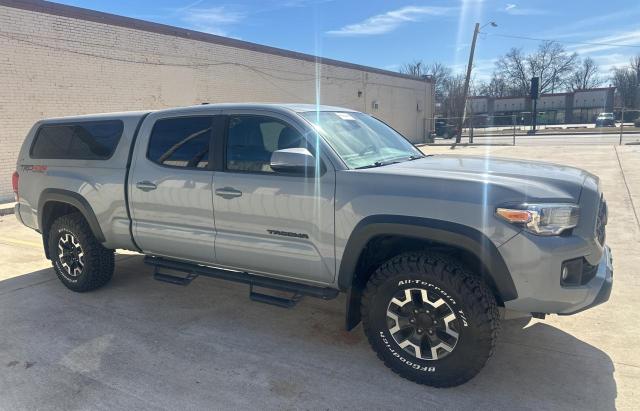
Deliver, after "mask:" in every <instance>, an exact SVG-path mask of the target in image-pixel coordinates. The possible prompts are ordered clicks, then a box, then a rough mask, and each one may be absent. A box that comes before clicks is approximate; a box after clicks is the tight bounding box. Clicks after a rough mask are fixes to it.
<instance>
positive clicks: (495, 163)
mask: <svg viewBox="0 0 640 411" xmlns="http://www.w3.org/2000/svg"><path fill="white" fill-rule="evenodd" d="M362 171H370V172H373V173H377V174H392V175H397V176H413V177H419V176H422V177H429V178H432V179H434V178H435V179H438V180H442V183H444V184H446V181H454V180H464V181H465V182H467V183H470V182H472V181H476V182H478V183H483V184H490V185H493V186H500V187H502V188H505V189H508V190H509V191H512V192H517V193H518V194H519V195H518V197H520V198H521V199H522V197H524V199H526V200H528V201H533V200H539V199H544V200H549V199H553V200H562V201H567V200H572V201H574V202H576V203H577V202H578V200H579V198H580V193H581V190H582V186H583V184H584V182H585V179H586V178H596V179H597V177H595V176H593V175H592V174H590V173H588V172H587V171H584V170H581V169H578V168H574V167H567V166H563V165H558V164H551V163H543V162H536V161H523V160H513V159H507V158H496V157H482V156H457V155H455V156H454V155H432V156H427V157H425V158H422V159H418V160H413V161H405V162H402V163H397V164H391V165H388V166H383V167H377V168H372V169H367V170H362ZM521 196H522V197H521Z"/></svg>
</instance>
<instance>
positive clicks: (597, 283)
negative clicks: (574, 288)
mask: <svg viewBox="0 0 640 411" xmlns="http://www.w3.org/2000/svg"><path fill="white" fill-rule="evenodd" d="M587 285H588V286H590V287H591V288H590V293H589V296H588V297H587V299H586V301H589V300H591V302H590V303H588V304H586V305H585V306H583V307H580V306H578V307H576V309H575V310H574V311H571V310H570V309H568V310H565V311H563V312H559V313H558V314H559V315H571V314H577V313H579V312H581V311H584V310H588V309H589V308H592V307H595V306H596V305H600V304H602V303H604V302H607V301H608V300H609V297H610V296H611V289H612V288H613V257H612V255H611V249H610V248H609V246H605V247H604V253H603V254H602V258H601V259H600V263H599V264H598V271H597V272H596V276H595V277H594V278H593V280H591V281H590V282H589V283H588V284H587Z"/></svg>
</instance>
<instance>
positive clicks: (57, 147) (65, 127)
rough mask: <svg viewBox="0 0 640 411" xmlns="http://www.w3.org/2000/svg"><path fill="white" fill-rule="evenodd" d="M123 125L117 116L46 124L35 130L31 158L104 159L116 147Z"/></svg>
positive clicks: (109, 155)
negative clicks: (104, 119) (97, 119)
mask: <svg viewBox="0 0 640 411" xmlns="http://www.w3.org/2000/svg"><path fill="white" fill-rule="evenodd" d="M123 129H124V125H123V123H122V121H120V120H106V121H92V122H77V123H66V124H47V125H44V126H42V127H40V129H39V130H38V134H37V135H36V138H35V140H34V142H33V146H32V147H31V158H37V159H66V160H106V159H108V158H109V157H111V155H112V154H113V152H114V151H115V149H116V147H117V145H118V142H119V141H120V137H121V136H122V131H123Z"/></svg>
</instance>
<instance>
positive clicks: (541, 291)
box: [13, 104, 613, 387]
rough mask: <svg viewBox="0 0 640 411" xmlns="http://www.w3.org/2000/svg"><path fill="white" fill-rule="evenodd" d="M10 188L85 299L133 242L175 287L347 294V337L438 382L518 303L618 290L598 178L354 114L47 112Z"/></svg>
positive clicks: (587, 300) (447, 382)
mask: <svg viewBox="0 0 640 411" xmlns="http://www.w3.org/2000/svg"><path fill="white" fill-rule="evenodd" d="M13 185H14V191H15V193H16V198H17V205H16V210H15V211H16V216H17V218H18V219H19V220H20V221H21V222H22V223H23V224H25V225H26V226H28V227H31V228H33V229H35V230H37V231H38V232H40V233H42V238H43V243H44V252H45V254H46V256H47V258H49V259H50V260H51V261H52V263H53V267H54V269H55V272H56V274H57V276H58V277H59V279H60V280H61V281H62V283H63V284H64V285H65V286H66V287H68V288H69V289H71V290H73V291H78V292H84V291H90V290H94V289H96V288H98V287H101V286H103V285H105V284H106V283H107V282H108V281H109V280H110V279H111V276H112V274H113V272H114V250H115V249H127V250H134V251H138V252H140V253H143V254H144V255H145V262H146V263H148V264H151V265H152V266H153V268H154V276H155V278H156V279H158V280H161V281H165V282H169V283H173V284H178V285H186V284H189V282H191V281H192V280H193V279H194V278H196V277H197V276H208V277H215V278H222V279H226V280H231V281H237V282H241V283H245V284H248V285H249V290H250V298H251V299H252V300H255V301H259V302H264V303H269V304H274V305H279V306H283V307H291V306H293V305H295V303H296V302H297V301H298V300H299V299H300V297H302V296H313V297H319V298H323V299H331V298H335V297H337V296H338V295H339V293H340V292H344V293H346V327H347V329H349V330H350V329H353V328H354V327H355V326H357V325H358V324H359V323H360V322H362V323H363V328H364V332H365V334H366V336H367V338H368V339H369V342H370V344H371V346H372V347H373V349H374V350H375V351H376V353H377V355H378V357H380V359H381V360H382V361H384V363H385V364H386V365H387V366H388V367H389V368H391V369H392V370H393V371H395V372H396V373H398V374H399V375H401V376H403V377H405V378H407V379H409V380H412V381H415V382H418V383H422V384H427V385H431V386H437V387H448V386H454V385H459V384H462V383H464V382H466V381H468V380H469V379H471V378H472V377H473V376H475V375H476V374H477V373H478V372H479V371H480V369H481V368H482V367H483V366H484V364H485V363H486V361H487V360H488V358H489V357H490V356H491V354H492V353H493V351H494V347H495V344H496V339H497V336H498V331H499V328H500V319H501V316H502V315H503V313H508V312H509V311H516V312H519V313H526V315H534V316H536V317H544V315H545V314H548V313H557V314H562V315H568V314H574V313H577V312H580V311H582V310H585V309H588V308H590V307H593V306H595V305H597V304H600V303H602V302H604V301H606V300H607V299H608V298H609V295H610V292H611V287H612V275H613V271H612V266H611V256H610V251H609V248H608V247H607V246H606V245H605V225H606V223H607V207H606V203H605V201H604V199H603V196H602V193H601V190H600V187H599V182H598V178H597V177H596V176H594V175H592V174H590V173H588V172H586V171H583V170H579V169H576V168H570V167H565V166H560V165H553V164H546V163H537V162H526V161H516V160H506V159H495V158H483V157H463V156H445V155H436V156H434V155H424V154H423V153H422V152H421V151H420V150H418V149H417V148H415V147H414V146H413V145H412V144H411V143H409V142H408V141H407V140H406V139H404V138H403V137H402V136H401V135H400V134H398V133H397V132H396V131H394V130H393V129H392V128H390V127H389V126H387V125H386V124H384V123H382V122H381V121H379V120H376V119H375V118H373V117H371V116H369V115H367V114H364V113H360V112H357V111H353V110H348V109H343V108H338V107H325V106H315V105H275V104H273V105H269V104H251V105H249V104H215V105H201V106H196V107H186V108H177V109H170V110H162V111H153V112H127V113H115V114H99V115H90V116H80V117H68V118H60V119H50V120H43V121H39V122H38V123H36V124H35V125H34V126H33V128H32V130H31V131H30V132H29V135H28V136H27V138H26V140H25V142H24V144H23V146H22V150H21V151H20V155H19V159H18V164H17V171H16V172H15V173H14V176H13ZM256 287H257V289H256ZM258 290H260V291H258Z"/></svg>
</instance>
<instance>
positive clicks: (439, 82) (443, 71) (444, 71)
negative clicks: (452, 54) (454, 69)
mask: <svg viewBox="0 0 640 411" xmlns="http://www.w3.org/2000/svg"><path fill="white" fill-rule="evenodd" d="M426 72H427V75H429V76H431V79H432V80H433V82H434V85H435V91H436V101H437V102H439V103H442V102H443V101H444V99H445V94H446V84H447V82H448V81H449V79H451V69H450V68H449V67H447V66H446V65H444V64H442V63H439V62H434V63H431V64H429V65H427V67H426Z"/></svg>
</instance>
